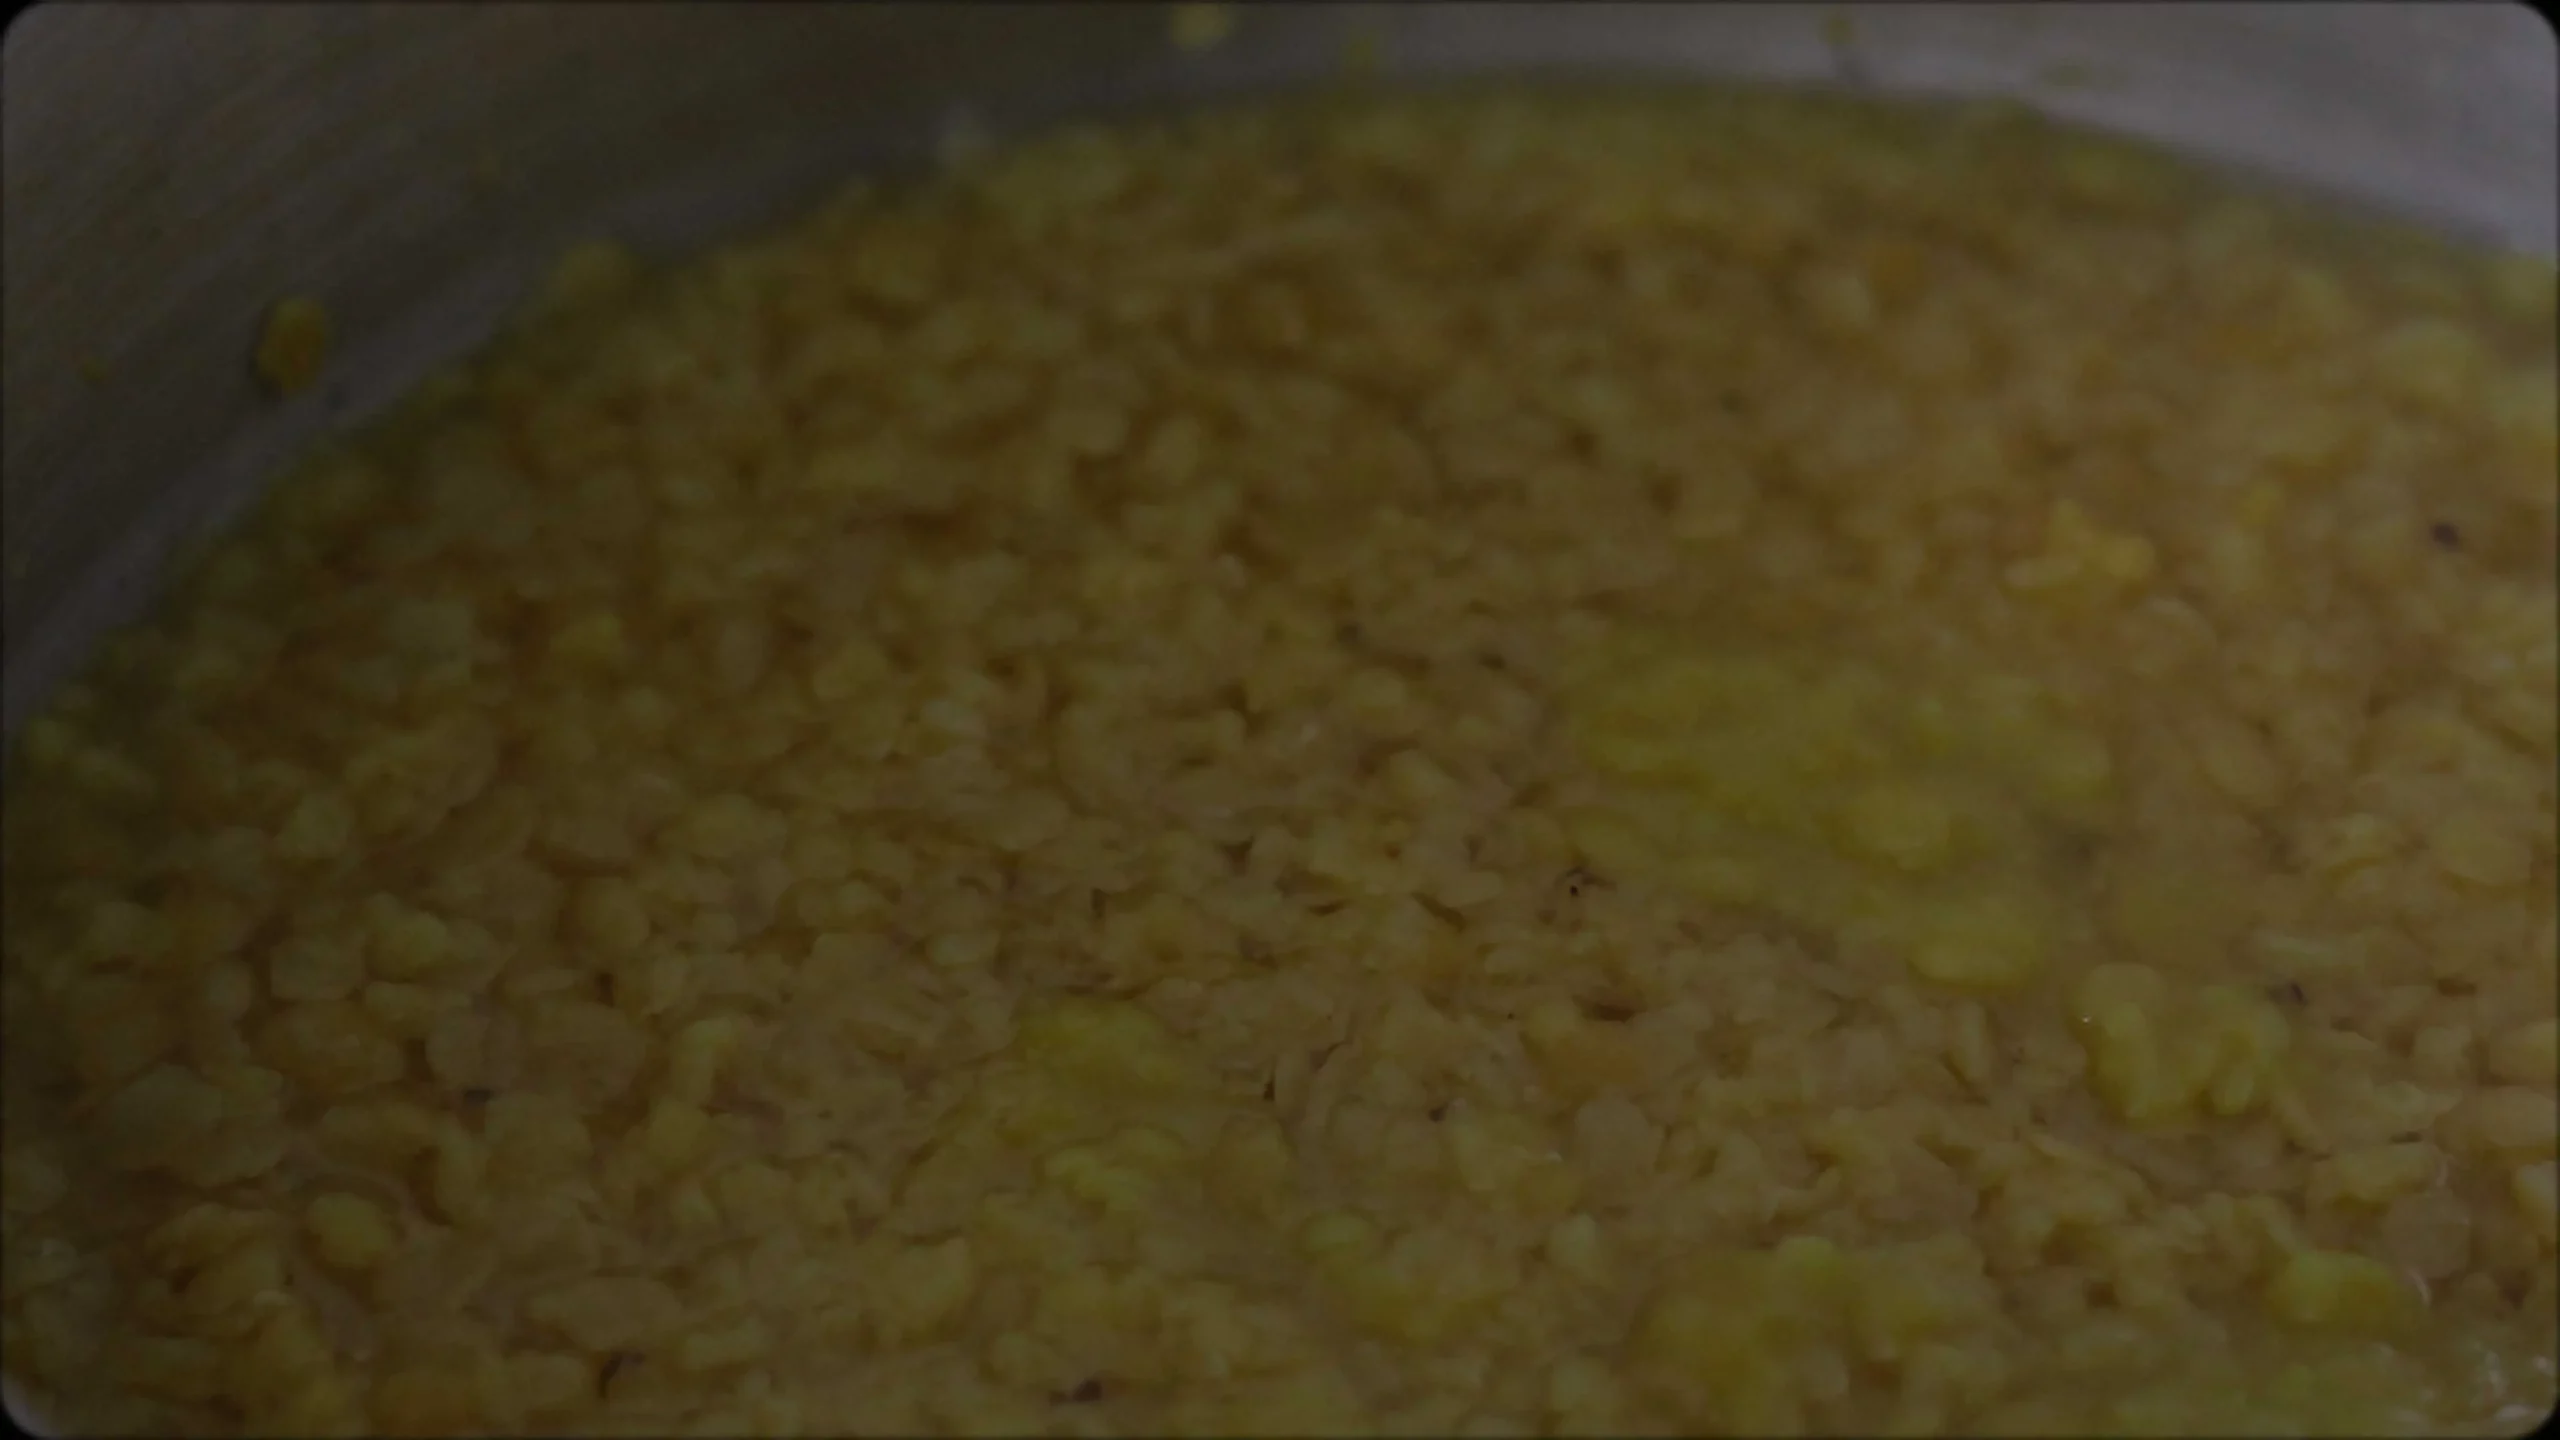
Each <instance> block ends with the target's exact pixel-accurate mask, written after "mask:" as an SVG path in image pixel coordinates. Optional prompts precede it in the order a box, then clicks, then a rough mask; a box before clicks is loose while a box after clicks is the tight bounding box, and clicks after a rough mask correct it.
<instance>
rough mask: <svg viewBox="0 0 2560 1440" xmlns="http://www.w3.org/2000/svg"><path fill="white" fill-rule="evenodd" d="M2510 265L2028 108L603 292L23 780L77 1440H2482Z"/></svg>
mask: <svg viewBox="0 0 2560 1440" xmlns="http://www.w3.org/2000/svg"><path fill="white" fill-rule="evenodd" d="M2553 345H2554V333H2553V272H2552V269H2551V267H2550V265H2549V264H2547V263H2543V262H2536V261H2526V260H2520V259H2513V258H2509V259H2493V258H2489V257H2485V256H2476V255H2470V254H2467V253H2457V252H2455V251H2452V250H2449V249H2446V248H2443V247H2440V246H2438V245H2436V244H2434V243H2432V242H2422V241H2419V240H2415V239H2411V238H2408V237H2403V236H2397V235H2393V234H2387V233H2384V232H2382V231H2379V230H2375V229H2370V228H2365V227H2357V226H2348V225H2345V224H2343V223H2340V222H2334V221H2328V220H2323V219H2321V218H2319V217H2317V216H2312V215H2308V214H2305V213H2298V212H2296V211H2295V210H2293V209H2291V208H2289V207H2288V206H2285V205H2282V204H2278V203H2276V202H2273V201H2269V200H2263V199H2256V198H2251V197H2249V196H2245V195H2239V194H2234V193H2231V192H2228V191H2226V190H2223V189H2221V188H2219V187H2218V186H2217V185H2216V184H2213V183H2209V182H2208V181H2206V180H2204V179H2202V178H2199V177H2197V176H2195V175H2191V174H2189V173H2186V172H2184V171H2182V170H2180V169H2178V168H2177V167H2175V166H2173V165H2171V164H2170V163H2168V162H2167V161H2165V160H2163V159H2161V158H2158V157H2156V156H2153V155H2151V154H2149V153H2147V152H2143V151H2138V150H2135V149H2131V148H2127V147H2123V146H2118V145H2115V144H2113V143H2106V142H2100V141H2097V140H2094V139H2090V138H2087V137H2083V136H2079V135H2075V134H2071V133H2068V132H2057V131H2054V130H2051V129H2048V128H2046V127H2043V126H2041V125H2038V124H2036V123H2034V122H2032V121H2029V120H2027V119H2025V118H2022V117H2021V116H2019V115H2018V114H2016V113H2013V112H2009V111H2005V110H2001V109H1996V108H1992V109H1962V110H1948V111H1943V112H1941V111H1914V110H1904V109H1896V108H1867V107H1862V106H1855V105H1850V104H1846V103H1841V102H1817V101H1812V100H1807V99H1801V98H1785V97H1777V96H1767V95H1756V96H1745V95H1719V96H1702V97H1684V98H1669V97H1635V96H1608V97H1602V96H1562V95H1556V96H1544V97H1537V98H1532V97H1527V96H1518V95H1512V96H1505V95H1501V94H1485V95H1469V96H1457V97H1441V98H1438V99H1430V100H1420V99H1416V100H1401V101H1393V102H1378V103H1370V104H1360V105H1327V106H1319V107H1313V108H1309V109H1305V110H1298V111H1289V112H1278V111H1274V112H1260V113H1248V114H1233V115H1223V116H1218V117H1213V118H1206V119H1200V120H1195V121H1187V122H1184V123H1182V124H1179V125H1176V126H1169V127H1164V128H1154V129H1142V130H1129V131H1112V132H1089V133H1074V134H1068V135H1064V136H1061V137H1058V138H1055V139H1052V140H1048V141H1044V142H1042V143H1039V144H1036V145H1033V146H1031V147H1029V148H1026V149H1022V150H1019V151H1014V152H1009V153H1006V154H1002V155H998V156H995V157H992V158H985V159H973V160H970V161H968V162H966V163H965V164H964V165H962V166H961V167H960V168H959V169H957V170H956V171H955V172H954V173H952V174H950V175H947V176H945V177H943V178H940V179H938V180H936V181H934V182H932V183H929V184H925V185H922V186H920V187H916V188H913V189H909V190H899V191H892V192H887V193H869V192H864V193H856V194H854V195H852V196H850V197H848V198H846V199H845V200H843V201H842V202H841V203H838V204H835V205H833V206H831V207H829V208H828V209H826V210H825V211H824V212H822V213H820V214H818V215H816V216H815V217H813V218H811V219H809V220H808V221H807V222H806V223H804V224H802V225H800V226H799V227H798V228H795V229H792V230H789V231H787V232H784V233H781V234H778V235H775V236H773V237H771V238H766V239H759V240H755V241H752V242H750V243H747V244H744V245H742V246H739V247H737V248H734V249H731V250H728V251H725V252H723V253H720V254H718V255H715V256H713V257H710V258H708V259H706V260H703V261H701V262H699V263H696V264H692V265H689V266H687V267H684V268H681V269H678V270H675V271H673V272H672V273H668V274H664V275H649V274H643V273H641V272H640V271H639V269H638V268H637V267H636V266H634V265H633V264H632V263H631V262H630V261H629V260H627V259H626V258H624V257H622V256H620V255H618V254H617V253H616V252H613V251H611V250H608V249H601V248H599V249H593V250H585V251H580V252H578V253H576V254H574V255H572V256H571V257H570V258H569V259H568V260H567V261H566V262H565V263H564V264H563V265H562V267H561V269H560V272H559V274H558V276H557V279H556V281H555V282H554V284H553V286H552V287H551V291H550V292H549V293H548V294H547V295H546V296H545V297H543V299H542V300H541V302H540V303H539V304H538V305H537V306H536V307H535V311H534V313H533V314H532V315H530V316H529V317H528V319H527V320H526V321H525V323H524V324H523V326H522V327H521V330H520V333H518V334H516V335H514V336H512V337H511V338H509V339H508V340H507V341H506V342H504V343H503V344H502V345H500V346H499V347H498V348H497V349H495V350H494V351H493V352H492V353H490V354H489V355H488V356H487V357H485V358H484V359H483V360H481V361H479V362H477V363H475V364H474V365H473V366H471V367H470V368H469V369H468V370H467V371H464V372H462V373H459V374H456V375H454V376H452V377H450V378H448V379H446V380H443V381H441V382H439V383H438V384H436V385H434V386H431V387H429V388H428V390H427V391H426V392H424V393H422V394H421V395H420V396H419V397H418V398H417V399H416V400H415V401H414V402H413V403H411V404H410V405H409V406H408V407H407V408H406V409H405V410H404V411H403V412H402V413H401V414H400V415H398V416H397V417H395V418H394V419H393V420H392V421H391V422H389V423H388V424H386V425H385V426H384V427H382V428H381V432H380V433H379V434H377V435H374V436H371V437H369V438H367V439H366V440H365V441H363V442H362V443H361V444H359V445H356V446H354V447H351V448H345V449H339V450H333V451H330V452H328V453H325V454H321V455H318V456H316V457H314V458H313V459H312V460H311V461H310V462H309V463H308V464H307V465H305V466H304V467H303V468H302V469H301V470H300V471H299V472H298V473H296V474H295V475H293V476H291V477H289V478H288V479H287V480H286V481H285V482H284V483H282V484H281V485H280V487H279V488H277V489H276V490H275V491H274V493H273V495H272V497H271V498H270V500H269V501H268V502H267V504H266V506H265V508H264V510H263V511H262V512H261V513H260V514H259V515H258V516H257V517H256V518H255V520H254V521H253V522H252V523H250V524H248V525H246V526H244V527H243V528H242V529H240V530H239V531H238V533H236V534H234V535H232V536H230V537H229V538H227V539H225V540H224V541H222V542H221V543H220V544H219V546H218V547H217V548H216V549H215V550H214V551H213V552H212V553H211V555H210V557H209V558H208V559H206V560H204V561H203V562H202V563H201V564H200V565H199V566H198V567H196V568H195V569H194V570H193V571H192V572H191V573H190V574H189V575H188V576H186V577H185V578H184V579H183V582H182V584H181V585H180V587H179V589H178V591H177V594H176V596H175V598H174V599H173V600H172V601H171V602H170V603H169V605H168V606H167V607H166V608H165V609H164V610H163V611H162V612H161V614H160V615H159V616H158V618H156V619H154V620H152V621H151V622H150V623H148V624H146V625H143V626H141V627H139V628H137V629H134V630H132V631H129V632H127V633H125V634H123V635H121V636H120V637H118V638H116V639H115V640H114V641H113V642H112V643H111V644H110V645H109V646H108V647H107V648H106V650H105V651H104V652H103V654H102V656H101V658H100V659H99V661H98V662H97V664H96V666H95V667H94V668H93V670H92V671H91V672H90V673H88V674H87V675H86V676H84V677H83V678H82V679H81V680H80V681H79V682H78V683H76V684H74V685H72V686H70V687H69V688H68V689H66V690H65V691H64V692H63V693H62V695H61V697H60V699H59V700H58V702H57V703H56V704H55V706H54V707H53V709H52V710H51V711H50V712H49V713H48V714H46V715H45V716H44V717H42V718H41V719H39V720H37V721H36V722H34V723H32V724H31V725H30V726H29V727H28V728H27V730H26V732H25V734H24V736H23V738H22V740H21V742H20V743H19V745H18V747H17V753H16V755H15V756H14V759H13V767H14V768H13V769H12V771H11V773H10V776H9V792H8V797H9V798H8V805H7V812H6V843H7V850H6V901H7V904H6V915H5V921H0V926H5V929H0V935H5V944H6V952H5V953H6V966H5V986H6V992H5V995H6V1041H7V1045H6V1052H5V1084H6V1103H7V1113H8V1117H9V1125H8V1129H7V1136H6V1141H5V1148H0V1175H4V1176H5V1182H6V1183H5V1195H4V1196H0V1198H4V1199H5V1230H4V1231H0V1235H4V1236H5V1244H6V1262H7V1281H6V1329H5V1337H6V1344H5V1353H6V1362H7V1367H8V1370H9V1372H10V1373H11V1374H12V1375H13V1376H15V1377H17V1378H18V1379H19V1380H20V1381H21V1382H22V1383H23V1384H25V1385H26V1386H27V1387H28V1389H29V1393H30V1394H31V1396H33V1397H34V1400H35V1403H36V1405H37V1408H38V1409H39V1410H40V1411H41V1412H43V1413H45V1414H47V1415H50V1416H52V1417H55V1418H56V1419H57V1420H58V1421H59V1422H60V1423H62V1424H64V1425H66V1426H68V1427H71V1428H73V1429H76V1430H81V1431H96V1432H122V1433H138V1432H145V1431H172V1430H186V1431H198V1432H218V1431H244V1432H252V1433H269V1434H273V1433H286V1432H302V1431H343V1430H355V1429H366V1428H378V1429H381V1430H385V1431H403V1432H411V1433H427V1432H457V1431H468V1430H507V1431H551V1432H580V1433H617V1432H618V1433H640V1432H655V1433H667V1432H671V1431H677V1430H695V1431H701V1432H706V1433H709V1432H718V1433H744V1432H785V1431H792V1430H800V1431H809V1432H820V1433H835V1434H845V1433H874V1432H907V1433H913V1432H925V1431H963V1430H968V1431H1014V1432H1030V1431H1041V1430H1051V1431H1060V1432H1066V1433H1072V1434H1099V1433H1103V1432H1107V1431H1157V1432H1163V1431H1188V1432H1216V1433H1229V1434H1234V1433H1249V1432H1288V1433H1312V1432H1320V1431H1372V1432H1390V1431H1392V1432H1414V1433H1423V1432H1438V1433H1448V1432H1452V1431H1456V1432H1464V1433H1482V1434H1497V1433H1514V1432H1533V1431H1560V1432H1581V1433H1599V1432H1608V1433H1621V1434H1624V1433H1678V1432H1691V1433H1695V1432H1703V1431H1716V1432H1771V1431H1785V1430H1817V1431H1827V1432H1832V1433H1844V1432H1855V1431H1860V1430H1870V1429H1873V1428H1876V1427H1888V1426H1889V1427H1893V1428H1897V1429H1907V1430H1943V1431H1964V1432H1972V1433H1986V1432H1998V1431H2008V1432H2022V1433H2055V1432H2059V1431H2074V1430H2077V1431H2101V1432H2106V1433H2114V1434H2122V1433H2128V1432H2158V1431H2173V1430H2192V1431H2207V1432H2214V1433H2225V1434H2227V1433H2233V1432H2237V1431H2250V1430H2255V1431H2272V1432H2283V1431H2288V1430H2293V1429H2295V1428H2296V1427H2305V1428H2309V1429H2318V1430H2340V1431H2354V1432H2371V1431H2374V1430H2377V1429H2395V1428H2396V1429H2407V1430H2416V1431H2428V1432H2441V1431H2443V1430H2447V1429H2460V1430H2477V1431H2518V1430H2522V1429H2526V1428H2529V1427H2530V1425H2531V1424H2532V1423H2533V1422H2534V1421H2535V1420H2536V1419H2537V1418H2538V1417H2539V1416H2541V1415H2542V1414H2543V1413H2544V1412H2546V1411H2547V1410H2548V1409H2549V1408H2550V1407H2551V1405H2552V1403H2553V1398H2554V1386H2555V1368H2554V1357H2555V1337H2554V1328H2555V1320H2554V1316H2555V1278H2554V1232H2555V1213H2556V1212H2555V1199H2554V1136H2555V1129H2560V1121H2556V1119H2555V1114H2556V1112H2555V1098H2554V1093H2555V1092H2554V1080H2555V1065H2556V1064H2560V1061H2555V1049H2554V1028H2555V1027H2554V1019H2555V1010H2560V996H2556V995H2555V970H2554V953H2555V936H2554V893H2555V882H2554V858H2553V827H2554V806H2553V790H2554V780H2555V771H2560V759H2556V758H2555V753H2554V752H2555V739H2554V737H2555V733H2560V725H2555V715H2554V706H2555V619H2554V615H2555V608H2554V606H2555V598H2554V557H2555V508H2560V507H2556V503H2555V502H2560V484H2555V478H2554V476H2555V438H2554V435H2555V420H2554V410H2555V404H2554V401H2555V389H2554V378H2553Z"/></svg>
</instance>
